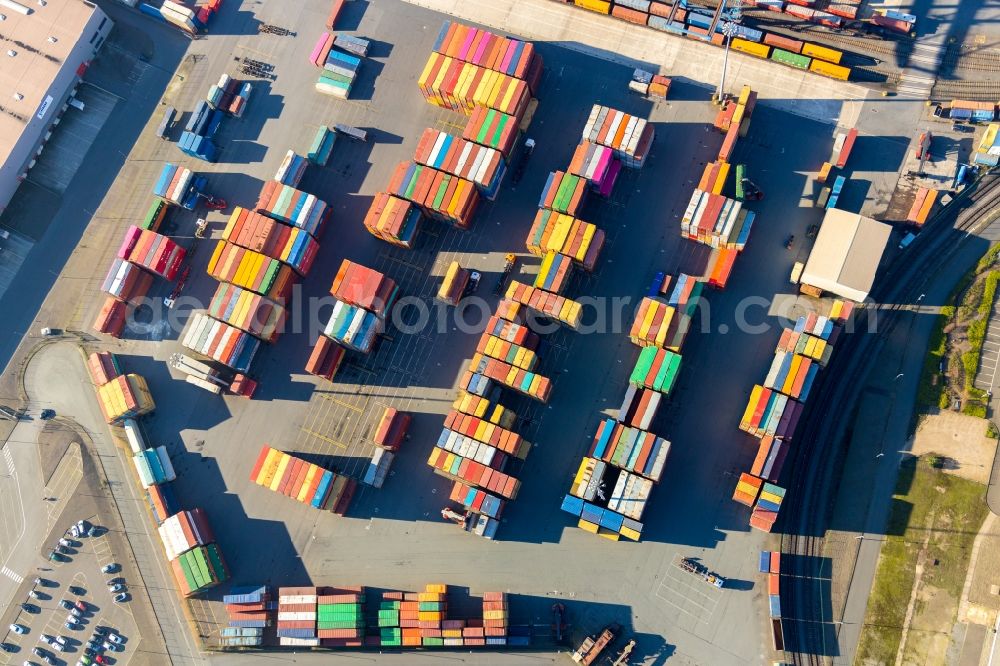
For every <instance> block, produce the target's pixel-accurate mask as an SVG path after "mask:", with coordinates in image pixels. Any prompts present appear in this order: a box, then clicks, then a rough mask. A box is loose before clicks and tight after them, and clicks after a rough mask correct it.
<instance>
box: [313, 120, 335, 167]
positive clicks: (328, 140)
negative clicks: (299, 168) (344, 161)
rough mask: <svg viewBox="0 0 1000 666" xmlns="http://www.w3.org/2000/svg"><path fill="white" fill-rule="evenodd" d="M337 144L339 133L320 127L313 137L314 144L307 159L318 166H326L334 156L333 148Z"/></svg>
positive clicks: (324, 126) (323, 126)
mask: <svg viewBox="0 0 1000 666" xmlns="http://www.w3.org/2000/svg"><path fill="white" fill-rule="evenodd" d="M336 142H337V133H336V132H335V131H333V130H332V129H330V128H329V127H327V126H326V125H320V126H319V129H317V130H316V134H315V135H314V136H313V140H312V143H311V144H309V152H308V153H306V158H307V159H308V160H309V161H310V162H311V163H312V164H315V165H316V166H326V163H327V162H329V161H330V155H332V154H333V146H334V144H335V143H336Z"/></svg>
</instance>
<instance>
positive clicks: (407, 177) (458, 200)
mask: <svg viewBox="0 0 1000 666" xmlns="http://www.w3.org/2000/svg"><path fill="white" fill-rule="evenodd" d="M387 191H388V193H389V194H391V195H393V196H396V197H399V198H401V199H406V200H407V201H412V202H413V203H414V204H415V205H416V206H418V207H419V208H420V210H421V211H422V212H423V214H424V215H426V216H427V217H430V218H433V219H435V220H438V221H439V222H445V223H447V224H451V225H454V226H456V227H458V228H459V229H468V228H469V227H470V226H471V225H472V216H473V215H474V214H475V212H476V208H477V207H478V205H479V190H477V189H476V185H475V184H474V183H473V182H472V181H470V180H466V179H464V178H459V177H458V176H454V175H452V174H449V173H445V172H443V171H439V170H437V169H434V168H433V167H429V166H425V165H422V164H417V163H415V162H401V163H400V164H398V165H397V166H396V169H395V170H394V171H393V174H392V176H391V178H390V179H389V186H388V188H387Z"/></svg>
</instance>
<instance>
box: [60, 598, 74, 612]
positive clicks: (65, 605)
mask: <svg viewBox="0 0 1000 666" xmlns="http://www.w3.org/2000/svg"><path fill="white" fill-rule="evenodd" d="M59 605H60V606H62V607H63V608H65V609H66V610H72V609H73V602H72V601H70V600H69V599H60V600H59Z"/></svg>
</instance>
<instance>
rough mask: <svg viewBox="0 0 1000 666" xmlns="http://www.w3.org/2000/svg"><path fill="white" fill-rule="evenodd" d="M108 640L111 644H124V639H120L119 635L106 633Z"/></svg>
mask: <svg viewBox="0 0 1000 666" xmlns="http://www.w3.org/2000/svg"><path fill="white" fill-rule="evenodd" d="M108 640H109V641H111V642H112V643H117V644H118V645H121V644H122V643H124V642H125V639H124V638H122V637H121V636H120V635H118V634H116V633H115V632H113V631H112V632H109V633H108Z"/></svg>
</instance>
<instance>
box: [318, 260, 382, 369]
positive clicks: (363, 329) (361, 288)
mask: <svg viewBox="0 0 1000 666" xmlns="http://www.w3.org/2000/svg"><path fill="white" fill-rule="evenodd" d="M398 293H399V288H398V287H397V286H396V282H395V281H394V280H392V279H391V278H389V277H386V276H385V275H383V274H382V273H379V272H378V271H375V270H372V269H370V268H367V267H365V266H362V265H360V264H357V263H354V262H352V261H349V260H347V259H345V260H344V261H343V263H342V264H341V265H340V269H339V270H338V272H337V275H336V276H335V277H334V279H333V284H332V285H331V287H330V294H331V295H332V296H333V297H334V298H335V299H336V300H335V301H334V306H333V312H332V313H331V314H330V319H329V320H328V321H327V323H326V324H325V325H324V327H323V335H325V336H326V337H327V338H329V339H330V340H333V341H334V342H336V343H337V344H339V345H341V346H343V347H345V348H346V349H350V350H352V351H356V352H360V353H362V354H367V353H368V352H370V351H371V350H372V347H373V345H374V344H375V339H376V338H377V337H378V336H379V335H380V334H381V333H382V332H383V331H384V330H385V321H386V317H387V315H388V314H389V311H390V310H391V308H392V304H393V303H394V302H395V300H396V297H397V295H398ZM317 345H323V347H324V348H325V347H327V345H326V343H325V342H317ZM314 355H316V356H317V362H319V360H320V357H323V358H326V357H327V356H328V355H329V354H328V353H327V352H317V351H316V350H315V349H314ZM310 367H311V368H314V369H315V368H317V367H319V366H316V365H315V364H313V363H310ZM309 372H313V374H318V375H320V376H326V375H325V374H322V373H317V372H314V370H309ZM331 377H332V375H330V376H328V377H327V378H328V379H329V378H331Z"/></svg>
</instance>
